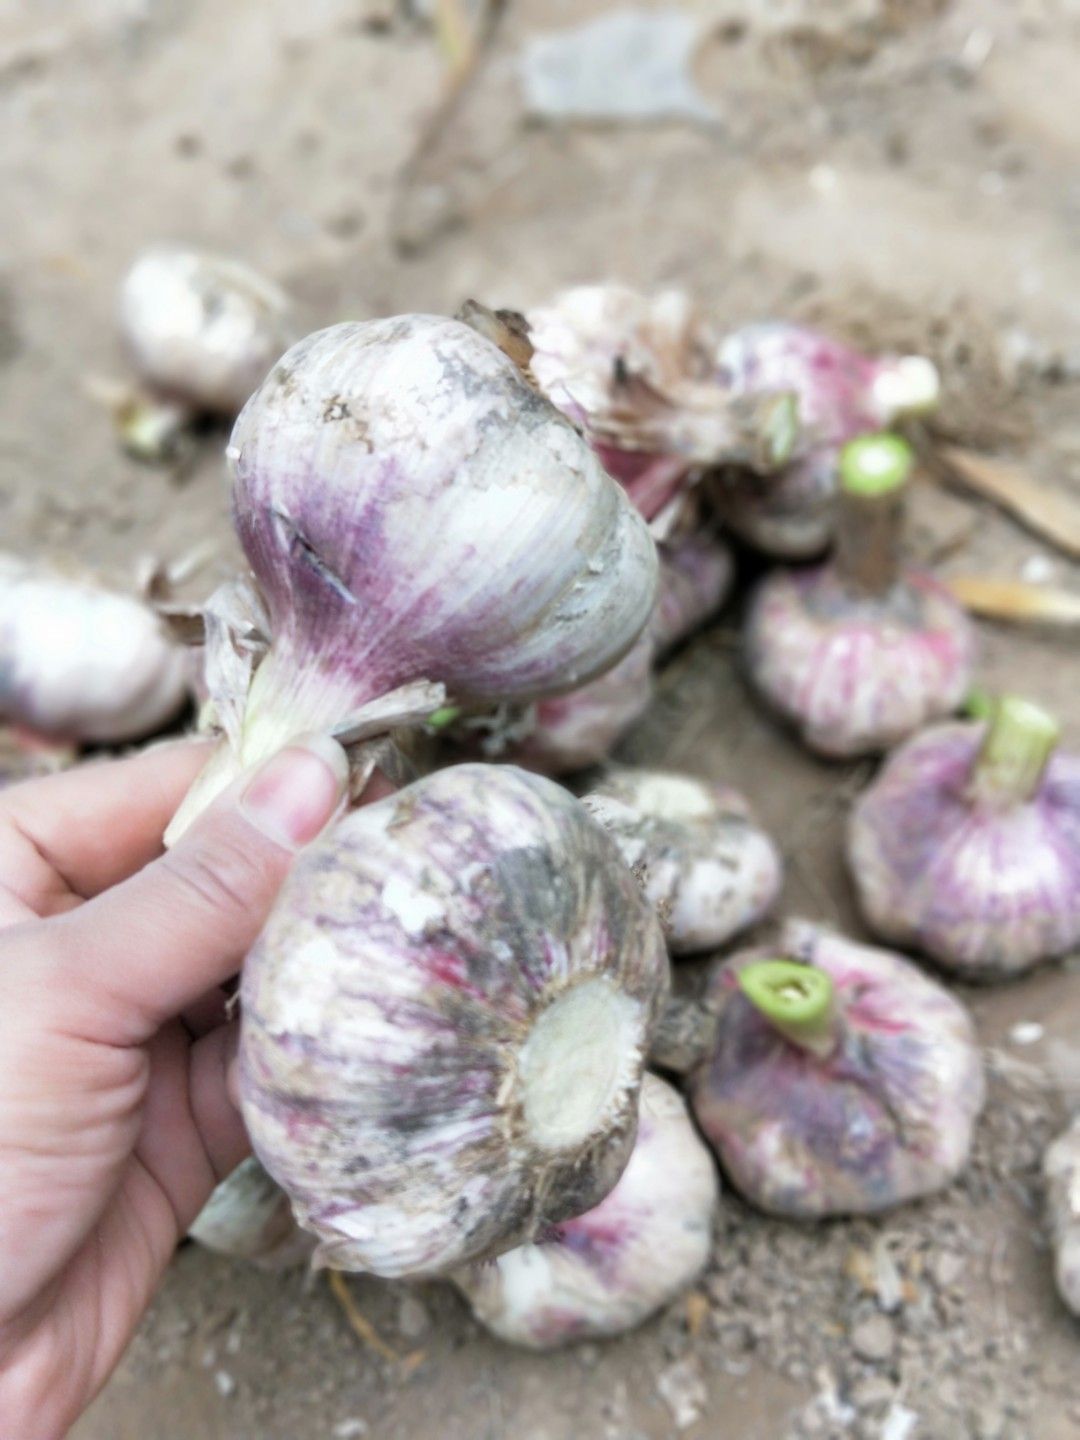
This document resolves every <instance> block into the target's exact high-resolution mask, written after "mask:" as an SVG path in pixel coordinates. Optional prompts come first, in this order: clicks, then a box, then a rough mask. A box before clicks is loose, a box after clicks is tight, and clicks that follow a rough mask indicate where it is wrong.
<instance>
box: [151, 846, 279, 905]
mask: <svg viewBox="0 0 1080 1440" xmlns="http://www.w3.org/2000/svg"><path fill="white" fill-rule="evenodd" d="M245 841H246V843H245ZM163 863H164V864H165V866H166V868H167V870H168V871H169V872H170V874H171V876H172V878H173V880H174V881H175V882H176V883H177V884H178V885H179V886H180V887H181V888H182V889H183V890H184V891H185V892H186V893H187V895H188V897H189V898H190V900H191V901H192V902H193V903H194V904H196V905H197V906H198V907H199V908H200V909H210V910H213V911H219V912H223V913H225V914H246V913H248V912H249V911H251V910H252V909H255V908H258V907H261V906H262V905H263V904H264V903H265V902H266V899H267V897H268V895H269V893H270V892H271V890H272V889H273V888H274V886H275V885H276V881H277V878H278V877H277V874H276V866H274V864H273V863H272V861H270V860H268V858H267V857H266V855H264V854H261V853H256V847H252V845H251V840H250V835H248V836H246V837H241V836H239V835H228V834H217V835H213V836H207V837H198V838H196V837H194V836H193V837H192V840H191V843H190V844H187V845H180V846H178V847H177V848H176V849H175V850H170V851H168V852H167V853H166V855H165V856H164V857H163Z"/></svg>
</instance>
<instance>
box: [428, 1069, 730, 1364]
mask: <svg viewBox="0 0 1080 1440" xmlns="http://www.w3.org/2000/svg"><path fill="white" fill-rule="evenodd" d="M718 1195H719V1185H718V1184H717V1179H716V1170H715V1167H714V1165H713V1162H712V1158H711V1156H710V1155H709V1152H708V1150H707V1149H706V1148H705V1146H704V1145H703V1144H702V1143H701V1141H700V1140H699V1139H698V1136H697V1134H696V1133H695V1131H694V1127H693V1124H692V1123H691V1120H690V1117H689V1115H688V1114H687V1113H686V1106H685V1105H684V1103H683V1101H682V1099H681V1098H680V1096H679V1095H678V1093H677V1092H676V1091H674V1090H673V1089H672V1088H671V1086H670V1085H666V1084H665V1083H664V1081H663V1080H660V1079H658V1078H657V1077H656V1076H655V1075H646V1076H645V1078H644V1082H643V1084H642V1087H641V1108H640V1111H639V1116H638V1131H637V1140H636V1141H635V1142H634V1151H633V1154H632V1155H631V1156H630V1162H629V1164H628V1165H627V1167H626V1169H625V1170H624V1171H623V1173H622V1176H621V1178H620V1180H619V1182H618V1184H617V1185H616V1186H615V1188H614V1190H612V1192H611V1194H610V1195H608V1196H607V1198H606V1199H604V1200H602V1201H601V1202H600V1204H599V1205H597V1206H596V1208H595V1209H594V1210H590V1211H588V1212H587V1213H586V1214H584V1215H581V1216H579V1217H578V1218H577V1219H575V1220H567V1221H565V1222H564V1223H563V1224H561V1225H559V1226H557V1227H556V1228H555V1229H554V1231H553V1232H552V1234H551V1235H550V1236H547V1237H545V1238H544V1239H542V1240H541V1241H539V1242H538V1243H536V1244H533V1245H522V1246H519V1247H518V1249H516V1250H511V1251H509V1253H507V1254H505V1255H501V1256H499V1258H498V1259H497V1260H493V1261H489V1262H487V1263H481V1264H476V1265H472V1266H470V1267H468V1269H466V1270H462V1271H459V1272H458V1273H457V1274H456V1275H454V1276H453V1279H454V1282H455V1284H456V1285H457V1286H458V1288H459V1289H460V1290H462V1291H463V1292H464V1294H465V1295H466V1297H467V1298H468V1300H469V1303H470V1304H471V1306H472V1308H473V1313H474V1314H475V1316H476V1318H477V1319H478V1320H479V1321H480V1322H481V1324H483V1325H484V1326H486V1327H487V1329H488V1330H490V1331H491V1332H492V1333H493V1334H494V1335H497V1336H498V1337H499V1339H500V1340H506V1341H508V1342H509V1343H510V1344H512V1345H523V1346H526V1347H527V1348H529V1349H531V1350H551V1349H554V1348H555V1347H556V1346H557V1345H566V1344H569V1343H571V1342H572V1341H575V1340H586V1339H603V1338H605V1337H607V1336H610V1335H621V1334H623V1333H625V1332H626V1331H627V1330H632V1329H634V1327H635V1326H637V1325H640V1324H641V1323H642V1322H643V1321H644V1320H647V1319H648V1318H649V1316H650V1315H652V1314H654V1313H655V1312H656V1311H657V1310H659V1309H660V1308H661V1306H663V1305H666V1304H668V1303H669V1302H670V1301H671V1300H674V1299H675V1298H676V1296H678V1295H679V1294H681V1293H682V1291H684V1290H686V1289H688V1288H689V1287H690V1286H691V1285H692V1284H693V1283H694V1281H695V1280H696V1279H697V1278H698V1276H699V1275H700V1274H701V1272H702V1270H704V1268H705V1265H706V1263H707V1261H708V1258H709V1248H710V1242H711V1239H712V1221H713V1215H714V1214H715V1211H716V1203H717V1197H718Z"/></svg>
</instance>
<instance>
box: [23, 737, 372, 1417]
mask: <svg viewBox="0 0 1080 1440" xmlns="http://www.w3.org/2000/svg"><path fill="white" fill-rule="evenodd" d="M206 753H207V752H206V748H205V746H203V745H201V744H197V743H187V742H185V743H182V744H177V745H169V746H164V747H159V748H157V749H154V750H151V751H148V752H146V753H145V754H143V755H140V756H137V757H135V758H133V759H128V760H120V761H117V762H113V763H110V764H102V765H88V766H84V767H82V768H81V769H78V770H74V771H71V772H69V773H68V774H65V775H57V776H53V777H50V778H49V779H43V780H33V781H30V782H28V783H26V784H24V785H20V786H17V787H15V788H14V789H12V790H9V791H6V792H4V793H3V794H0V927H3V928H0V1436H4V1437H11V1440H16V1437H17V1440H60V1437H62V1436H63V1435H64V1434H65V1433H66V1431H67V1429H68V1427H69V1426H70V1425H71V1424H72V1423H73V1422H74V1420H75V1419H76V1417H77V1416H78V1415H79V1413H80V1412H81V1411H82V1410H83V1409H84V1407H85V1406H86V1405H87V1404H88V1403H89V1401H90V1400H91V1399H92V1398H93V1396H94V1395H95V1394H96V1392H97V1391H98V1390H99V1389H100V1387H101V1385H102V1384H103V1382H104V1381H105V1379H106V1378H107V1377H108V1375H109V1374H110V1372H111V1371H112V1369H113V1367H114V1366H115V1364H116V1362H117V1360H118V1359H119V1357H120V1355H121V1354H122V1353H123V1350H124V1348H125V1346H126V1345H127V1342H128V1340H129V1339H130V1337H131V1335H132V1333H133V1331H134V1329H135V1327H136V1325H137V1324H138V1322H139V1319H140V1317H141V1315H142V1313H143V1311H144V1309H145V1308H146V1305H147V1304H148V1302H149V1300H150V1297H151V1295H152V1294H153V1292H154V1289H155V1287H156V1285H157V1283H158V1281H159V1280H160V1278H161V1275H162V1272H163V1271H164V1269H165V1267H166V1265H167V1264H168V1262H169V1258H170V1256H171V1255H172V1252H173V1250H174V1248H175V1246H176V1244H177V1242H178V1240H179V1239H180V1238H181V1237H182V1236H183V1235H184V1234H185V1232H186V1230H187V1227H188V1225H189V1224H190V1223H191V1221H192V1220H193V1219H194V1218H195V1216H196V1215H197V1214H198V1212H199V1210H200V1209H201V1208H202V1206H203V1204H204V1203H205V1202H206V1200H207V1198H208V1197H209V1195H210V1192H211V1190H212V1189H213V1187H214V1186H215V1185H216V1184H217V1182H218V1181H219V1180H221V1179H222V1178H223V1177H224V1176H225V1175H227V1174H228V1173H229V1171H230V1170H232V1169H233V1167H234V1166H235V1165H236V1164H238V1163H239V1161H240V1160H241V1159H243V1157H244V1156H245V1155H246V1154H247V1151H248V1143H247V1139H246V1136H245V1133H244V1127H243V1124H242V1122H241V1119H240V1115H239V1112H238V1110H237V1108H236V1105H235V1103H234V1099H233V1094H232V1084H233V1081H232V1068H233V1058H234V1054H235V1039H236V1036H235V1031H236V1026H235V1025H232V1024H230V1023H229V1021H228V1019H227V1016H226V1011H225V1000H226V996H225V992H224V991H223V990H222V988H221V987H222V985H223V983H224V982H225V981H226V980H228V978H229V977H230V976H231V975H232V974H234V973H235V971H236V970H237V969H238V968H239V965H240V962H241V960H242V958H243V956H244V954H245V952H246V951H247V949H248V948H249V946H250V945H251V943H252V941H253V940H254V938H255V936H256V935H257V933H258V931H259V929H260V928H261V926H262V923H263V921H264V919H265V917H266V914H267V912H268V910H269V908H270V904H271V902H272V901H273V899H274V896H275V894H276V893H277V890H278V887H279V886H280V885H281V882H282V881H283V879H284V878H285V875H286V872H287V871H288V869H289V865H290V863H291V861H292V859H293V856H294V854H295V852H296V850H297V849H299V848H300V847H301V846H302V845H304V844H306V843H307V842H308V841H309V840H311V839H313V838H314V837H315V836H316V835H317V834H318V833H319V831H320V830H321V829H322V828H323V827H324V825H325V824H326V823H327V821H328V820H330V819H331V817H332V816H333V815H334V813H335V812H336V810H337V809H338V807H339V806H340V805H341V804H342V797H343V794H344V789H345V781H346V775H347V763H346V759H345V754H344V752H343V751H342V750H341V748H340V747H339V746H338V745H337V744H336V743H335V742H334V741H332V740H327V739H324V738H316V739H313V740H310V741H305V742H303V743H302V744H301V743H297V744H295V745H292V746H290V747H289V748H288V749H286V750H284V751H282V752H281V754H279V755H277V756H275V757H274V758H273V759H272V760H270V761H268V762H267V763H266V765H264V766H263V767H262V768H261V769H260V770H259V771H257V772H256V773H255V775H254V777H246V778H242V779H241V780H240V781H238V782H237V783H236V784H235V785H234V786H233V787H232V789H230V790H229V791H227V792H226V793H225V795H223V796H222V797H221V798H220V800H218V802H217V803H216V804H215V805H214V806H212V807H211V809H210V810H208V811H207V813H206V814H205V815H203V816H202V817H201V818H200V819H199V820H198V821H197V822H196V823H195V824H194V825H193V826H192V828H191V829H190V830H189V831H188V832H187V833H186V834H185V835H184V836H183V838H182V839H181V840H180V841H179V842H178V843H177V845H176V846H175V847H174V848H173V849H172V850H170V851H169V852H168V853H167V854H162V853H161V836H162V832H163V830H164V828H165V825H166V824H167V822H168V821H169V819H170V818H171V816H172V814H173V812H174V810H175V809H176V807H177V805H178V804H179V802H180V800H181V798H182V797H183V795H184V794H185V792H186V791H187V789H188V786H189V785H190V784H191V782H192V780H193V779H194V778H195V776H196V774H197V773H198V771H199V769H200V768H201V766H202V765H203V763H204V761H205V759H206Z"/></svg>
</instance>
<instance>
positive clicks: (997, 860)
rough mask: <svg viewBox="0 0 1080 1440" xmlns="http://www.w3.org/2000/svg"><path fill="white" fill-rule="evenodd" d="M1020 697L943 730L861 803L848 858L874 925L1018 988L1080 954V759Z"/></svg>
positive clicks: (893, 765)
mask: <svg viewBox="0 0 1080 1440" xmlns="http://www.w3.org/2000/svg"><path fill="white" fill-rule="evenodd" d="M1057 739H1058V726H1057V723H1056V722H1055V721H1054V720H1053V718H1052V717H1051V716H1049V715H1047V714H1046V712H1045V711H1043V710H1041V709H1040V708H1039V707H1038V706H1036V705H1033V704H1031V702H1030V701H1027V700H1023V699H1021V698H1019V697H1018V696H1012V695H1007V696H1003V697H1001V699H1000V700H998V701H997V702H996V704H994V705H993V706H992V709H991V717H990V719H989V720H988V721H986V722H984V723H980V722H975V723H971V724H953V725H938V726H934V727H933V728H932V729H929V730H926V731H924V732H923V733H922V734H921V735H916V736H915V737H914V738H913V739H911V740H909V741H908V742H907V744H906V745H903V746H901V748H900V749H899V750H897V751H896V752H895V753H894V754H893V755H891V756H890V757H889V758H888V760H887V761H886V763H885V765H884V766H883V768H882V770H881V773H880V774H879V775H878V777H877V778H876V780H875V781H874V782H873V784H872V785H870V786H869V788H868V789H867V790H865V791H864V792H863V794H862V795H861V796H860V797H859V799H858V800H857V801H856V803H855V806H854V808H853V810H852V812H851V816H850V820H849V823H848V839H847V853H848V863H849V866H850V869H851V874H852V876H853V878H854V881H855V888H856V892H857V894H858V898H859V904H860V906H861V908H862V911H863V913H864V914H865V916H866V918H867V921H868V922H869V924H870V926H871V927H872V929H874V930H875V931H876V932H877V933H878V934H879V935H881V936H883V937H884V938H885V939H887V940H893V941H896V942H898V943H901V944H904V945H912V946H915V947H917V948H918V949H919V950H922V951H924V952H925V953H926V954H927V955H930V956H932V957H933V958H934V959H935V960H936V961H937V962H938V963H939V964H940V965H942V966H944V967H945V968H946V969H948V970H950V971H952V972H953V973H954V974H957V975H959V976H961V977H963V978H965V979H1004V978H1008V977H1009V976H1012V975H1018V974H1020V973H1022V972H1023V971H1025V970H1028V969H1030V968H1031V966H1033V965H1035V964H1037V963H1038V961H1040V960H1045V959H1047V958H1048V957H1050V956H1054V955H1062V954H1064V953H1065V952H1066V951H1069V950H1071V949H1073V948H1074V947H1075V946H1076V945H1077V944H1080V756H1078V755H1071V754H1068V753H1066V752H1063V751H1061V750H1058V749H1057V748H1056V747H1057Z"/></svg>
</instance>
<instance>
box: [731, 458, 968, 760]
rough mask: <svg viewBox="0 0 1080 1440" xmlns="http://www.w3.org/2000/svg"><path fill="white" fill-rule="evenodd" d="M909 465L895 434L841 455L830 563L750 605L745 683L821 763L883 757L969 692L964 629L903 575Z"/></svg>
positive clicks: (939, 599)
mask: <svg viewBox="0 0 1080 1440" xmlns="http://www.w3.org/2000/svg"><path fill="white" fill-rule="evenodd" d="M911 464H912V456H911V451H910V450H909V448H908V447H907V446H906V445H905V444H904V442H903V441H901V440H897V439H895V438H894V437H892V436H887V435H878V436H867V437H865V438H863V439H860V440H853V441H851V442H850V443H849V444H848V445H846V446H845V447H844V450H843V452H842V455H841V492H842V493H841V502H840V511H839V520H838V523H839V534H838V542H837V553H836V557H835V559H834V560H832V561H830V562H829V563H828V564H825V565H821V566H817V567H815V568H813V569H809V570H806V569H803V570H786V569H785V570H777V571H774V572H773V573H772V574H771V575H769V576H768V577H767V578H766V579H765V581H764V582H763V583H762V584H761V585H760V587H759V588H758V591H757V593H756V595H755V597H754V599H753V601H752V604H751V607H750V612H749V616H748V620H747V629H746V661H747V666H748V669H749V672H750V676H751V679H752V680H753V682H754V684H755V685H756V687H757V688H758V690H759V691H760V692H761V693H762V695H764V696H765V698H766V699H767V700H768V701H769V702H770V703H771V704H772V705H773V706H774V707H775V708H776V709H777V710H778V711H779V712H780V714H781V715H783V716H785V717H786V718H787V719H788V720H790V721H791V722H792V723H793V724H794V725H795V726H796V727H797V728H798V730H799V732H800V734H801V736H802V738H803V740H804V741H805V743H806V744H807V745H808V746H809V747H810V748H811V749H812V750H816V751H818V752H819V753H821V754H823V755H830V756H845V755H866V754H872V753H874V752H876V751H879V750H885V749H888V748H889V747H890V746H891V745H895V744H896V743H897V742H898V741H900V740H903V739H905V738H906V737H907V736H908V735H910V734H912V733H913V732H914V731H915V730H917V729H919V727H920V726H921V725H923V724H925V723H926V722H927V721H928V720H933V719H936V718H939V717H941V716H944V715H947V714H948V713H949V712H950V711H951V710H953V709H955V708H956V706H957V705H958V704H959V703H960V700H961V699H962V698H963V696H964V694H965V692H966V691H967V689H968V685H969V683H970V676H971V668H972V662H973V657H974V649H975V637H974V631H973V628H972V625H971V622H970V620H969V619H968V617H967V616H966V615H965V614H964V612H963V611H962V610H961V609H960V607H959V606H958V605H957V604H956V602H955V601H954V600H953V599H952V597H951V596H950V595H949V593H948V591H947V590H946V589H945V587H944V586H943V585H940V584H939V583H938V582H937V581H936V580H935V579H933V577H931V576H930V575H926V574H923V573H921V572H918V571H903V570H901V569H900V564H899V555H898V551H899V535H900V526H901V520H902V509H901V501H902V495H903V487H904V484H905V482H906V480H907V476H908V474H909V472H910V469H911Z"/></svg>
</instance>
